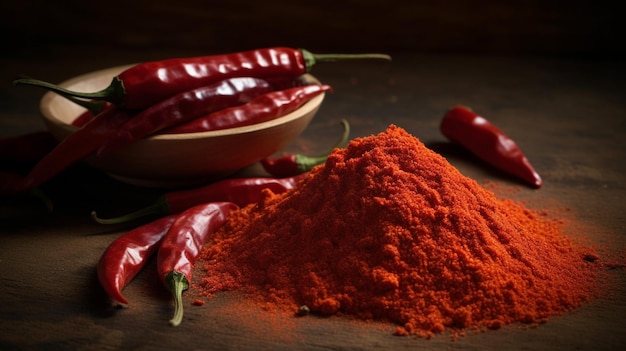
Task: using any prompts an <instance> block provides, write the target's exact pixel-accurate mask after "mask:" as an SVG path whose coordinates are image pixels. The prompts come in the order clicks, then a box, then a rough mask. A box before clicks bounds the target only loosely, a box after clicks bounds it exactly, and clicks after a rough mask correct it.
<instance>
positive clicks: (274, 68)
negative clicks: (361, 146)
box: [14, 47, 391, 109]
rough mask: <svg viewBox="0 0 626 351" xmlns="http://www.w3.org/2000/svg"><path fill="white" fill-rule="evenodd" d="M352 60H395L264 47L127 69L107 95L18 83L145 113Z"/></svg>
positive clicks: (25, 80)
mask: <svg viewBox="0 0 626 351" xmlns="http://www.w3.org/2000/svg"><path fill="white" fill-rule="evenodd" d="M352 59H382V60H390V59H391V58H390V57H389V56H388V55H384V54H321V55H320V54H313V53H311V52H309V51H307V50H302V49H292V48H283V47H277V48H264V49H257V50H251V51H244V52H237V53H230V54H224V55H211V56H200V57H191V58H176V59H168V60H161V61H153V62H146V63H141V64H138V65H135V66H133V67H130V68H128V69H126V70H125V71H124V72H122V73H120V74H119V75H118V76H116V77H114V78H113V80H112V82H111V84H110V85H109V86H108V87H107V88H105V89H103V90H102V91H98V92H92V93H83V92H76V91H70V90H67V89H63V88H61V87H59V86H56V85H54V84H51V83H47V82H43V81H40V80H36V79H30V78H22V79H17V80H15V81H14V83H15V84H28V85H35V86H40V87H43V88H46V89H49V90H52V91H56V92H57V93H59V94H61V95H64V96H75V97H81V98H87V99H98V100H106V101H110V102H112V103H114V104H115V105H119V106H124V107H126V108H129V109H144V108H147V107H149V106H152V105H154V104H155V103H157V102H159V101H161V100H163V99H166V98H168V97H170V96H172V95H175V94H177V93H180V92H183V91H188V90H192V89H195V88H197V87H200V86H204V85H209V84H212V83H215V82H218V81H220V80H224V79H228V78H233V77H255V78H273V77H278V78H295V77H297V76H300V75H302V74H304V73H306V72H308V71H310V70H311V68H312V67H313V66H314V65H315V64H316V63H318V62H330V61H339V60H352Z"/></svg>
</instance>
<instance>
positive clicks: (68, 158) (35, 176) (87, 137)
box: [0, 107, 132, 193]
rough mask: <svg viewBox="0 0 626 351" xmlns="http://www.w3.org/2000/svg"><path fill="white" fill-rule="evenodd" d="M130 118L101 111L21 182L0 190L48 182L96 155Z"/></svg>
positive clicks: (114, 110)
mask: <svg viewBox="0 0 626 351" xmlns="http://www.w3.org/2000/svg"><path fill="white" fill-rule="evenodd" d="M131 115H132V113H131V112H129V111H125V110H121V109H118V108H116V107H111V108H109V109H106V110H104V111H102V112H101V113H100V114H98V116H97V117H96V118H94V119H93V120H92V121H91V122H89V123H87V124H86V125H85V126H84V127H82V128H81V129H79V130H77V131H76V132H74V133H72V134H70V135H69V136H68V137H67V138H65V140H63V141H62V142H61V143H59V144H58V145H57V146H56V147H55V148H54V149H53V150H52V151H51V152H50V153H48V154H47V155H46V156H44V157H43V158H42V159H41V160H39V162H37V164H35V166H34V167H33V168H32V169H31V170H30V172H29V173H28V174H27V175H26V177H24V179H22V180H21V181H14V182H13V183H12V184H10V185H6V184H5V186H0V189H2V190H3V191H5V192H12V193H17V192H20V191H23V190H27V189H30V188H33V187H36V186H39V185H40V184H42V183H44V182H46V181H48V180H49V179H50V178H52V177H54V176H55V175H57V174H58V173H60V172H61V171H63V170H65V169H66V168H67V167H69V166H70V165H72V164H74V163H75V162H77V161H80V160H81V159H83V158H85V157H87V156H89V155H90V154H92V153H93V152H95V151H96V150H97V148H98V147H100V146H101V145H102V144H103V143H104V142H105V141H106V140H108V139H109V138H110V137H111V136H112V135H113V134H114V133H115V131H116V130H117V128H118V127H120V126H121V125H122V124H123V123H124V122H126V121H127V120H128V119H129V118H130V117H131Z"/></svg>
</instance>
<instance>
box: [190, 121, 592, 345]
mask: <svg viewBox="0 0 626 351" xmlns="http://www.w3.org/2000/svg"><path fill="white" fill-rule="evenodd" d="M561 227H562V225H561V223H560V222H559V220H558V219H551V218H550V217H549V216H548V215H547V214H546V212H545V211H535V210H531V209H528V208H526V207H525V206H523V205H522V204H520V203H517V202H514V201H512V200H507V199H499V198H497V197H496V196H495V195H494V194H493V193H492V192H490V191H489V190H486V189H485V188H483V187H481V186H480V185H479V184H478V183H477V182H475V181H474V180H471V179H469V178H467V177H465V176H463V175H462V174H461V173H459V171H458V170H457V169H456V168H455V167H453V166H452V165H450V164H449V163H448V162H447V161H446V159H445V158H443V157H442V156H440V155H438V154H436V153H435V152H433V151H431V150H429V149H428V148H427V147H426V146H425V145H424V144H422V143H421V142H420V141H419V140H418V139H417V138H415V137H414V136H412V135H410V134H408V133H407V132H406V131H405V130H403V129H402V128H399V127H397V126H393V125H392V126H390V127H389V128H388V129H387V130H386V131H384V132H382V133H380V134H378V135H373V136H368V137H364V138H357V139H354V140H353V141H351V143H350V144H349V145H348V147H347V148H345V149H337V150H335V151H334V152H333V153H332V154H331V155H330V156H329V158H328V161H327V162H326V164H325V165H323V166H320V167H317V168H315V169H314V170H313V171H312V172H311V174H310V176H309V177H307V178H305V180H303V182H302V183H301V184H300V185H299V186H298V187H297V188H296V189H293V190H292V191H289V192H287V193H283V194H280V195H275V194H273V193H271V192H269V191H268V192H266V193H265V197H264V198H263V199H262V200H261V201H260V202H259V203H258V204H254V205H250V206H248V207H245V208H242V209H241V210H239V211H237V212H235V213H233V214H232V215H231V217H230V219H229V221H228V222H227V223H226V224H225V225H224V226H223V227H222V228H221V229H220V231H219V232H218V233H217V234H216V236H215V238H214V239H213V241H212V242H211V243H210V245H208V246H207V247H206V248H205V250H204V252H203V253H202V258H203V261H204V269H205V271H206V272H205V274H204V276H203V278H202V280H201V281H200V283H199V286H198V287H199V288H200V289H201V291H202V293H203V294H205V295H207V296H209V295H211V294H213V293H216V292H219V291H226V290H239V291H244V292H246V293H248V294H250V295H249V296H251V297H256V298H261V299H263V300H265V301H267V302H268V303H272V304H276V305H277V306H280V307H286V308H289V309H291V310H293V311H295V310H296V309H297V308H298V306H302V305H306V306H307V307H308V308H309V310H310V311H311V312H312V313H317V314H321V315H335V314H342V315H349V316H353V317H356V318H360V319H366V320H380V321H388V322H392V323H395V324H397V325H398V327H397V329H396V334H398V335H407V334H417V335H421V336H431V335H433V334H434V333H439V332H442V331H444V330H450V331H453V332H455V333H457V332H459V331H462V330H465V329H468V328H472V329H473V328H477V329H483V328H499V327H501V326H503V325H506V324H510V323H515V322H522V323H531V324H534V323H541V322H543V321H545V320H546V319H547V318H548V317H550V316H553V315H557V314H561V313H564V312H566V311H568V310H571V309H573V308H576V307H578V306H580V305H581V304H582V303H584V302H585V301H586V300H588V299H589V298H590V297H591V296H592V293H593V291H594V286H595V280H596V279H595V277H596V272H597V266H598V265H597V264H595V263H593V262H590V261H589V260H585V257H588V256H585V255H588V253H589V249H588V248H583V247H578V246H576V245H575V244H574V243H572V242H571V241H570V240H569V239H568V238H567V237H566V236H565V235H564V234H563V233H562V228H561Z"/></svg>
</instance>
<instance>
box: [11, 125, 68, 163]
mask: <svg viewBox="0 0 626 351" xmlns="http://www.w3.org/2000/svg"><path fill="white" fill-rule="evenodd" d="M58 143H59V142H58V141H57V140H56V139H55V138H54V136H52V134H50V132H48V131H37V132H32V133H27V134H22V135H18V136H11V137H6V138H2V139H0V162H2V163H3V164H6V163H7V162H10V163H16V164H19V165H32V164H33V163H36V162H37V161H39V160H40V159H41V158H43V157H44V156H45V155H46V154H48V153H49V152H50V151H52V149H54V148H55V147H56V145H57V144H58Z"/></svg>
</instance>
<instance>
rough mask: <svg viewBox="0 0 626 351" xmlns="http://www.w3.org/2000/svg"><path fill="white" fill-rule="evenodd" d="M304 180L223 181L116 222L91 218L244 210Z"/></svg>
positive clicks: (168, 196) (171, 196)
mask: <svg viewBox="0 0 626 351" xmlns="http://www.w3.org/2000/svg"><path fill="white" fill-rule="evenodd" d="M305 177H306V174H300V175H297V176H293V177H286V178H269V177H250V178H229V179H223V180H219V181H217V182H214V183H210V184H207V185H205V186H202V187H199V188H193V189H185V190H177V191H170V192H167V193H165V194H163V195H162V196H160V197H159V198H158V199H157V200H156V201H155V202H154V203H152V204H151V205H148V206H147V207H144V208H141V209H139V210H137V211H135V212H132V213H129V214H126V215H122V216H119V217H115V218H99V217H98V215H97V214H96V213H95V212H93V213H92V218H93V219H94V220H95V221H96V222H98V223H101V224H118V223H125V222H130V221H134V220H137V219H141V218H145V217H153V216H157V217H162V216H166V215H170V214H177V213H181V212H183V211H185V210H187V209H189V208H191V207H193V206H196V205H200V204H203V203H207V202H232V203H234V204H235V205H237V206H239V207H244V206H246V205H248V204H251V203H256V202H258V201H259V199H260V198H261V193H262V191H263V190H264V189H269V190H271V191H272V192H273V193H275V194H280V193H283V192H285V191H287V190H289V189H292V188H294V187H295V186H296V185H297V184H298V183H299V182H300V181H301V180H302V179H304V178H305Z"/></svg>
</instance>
